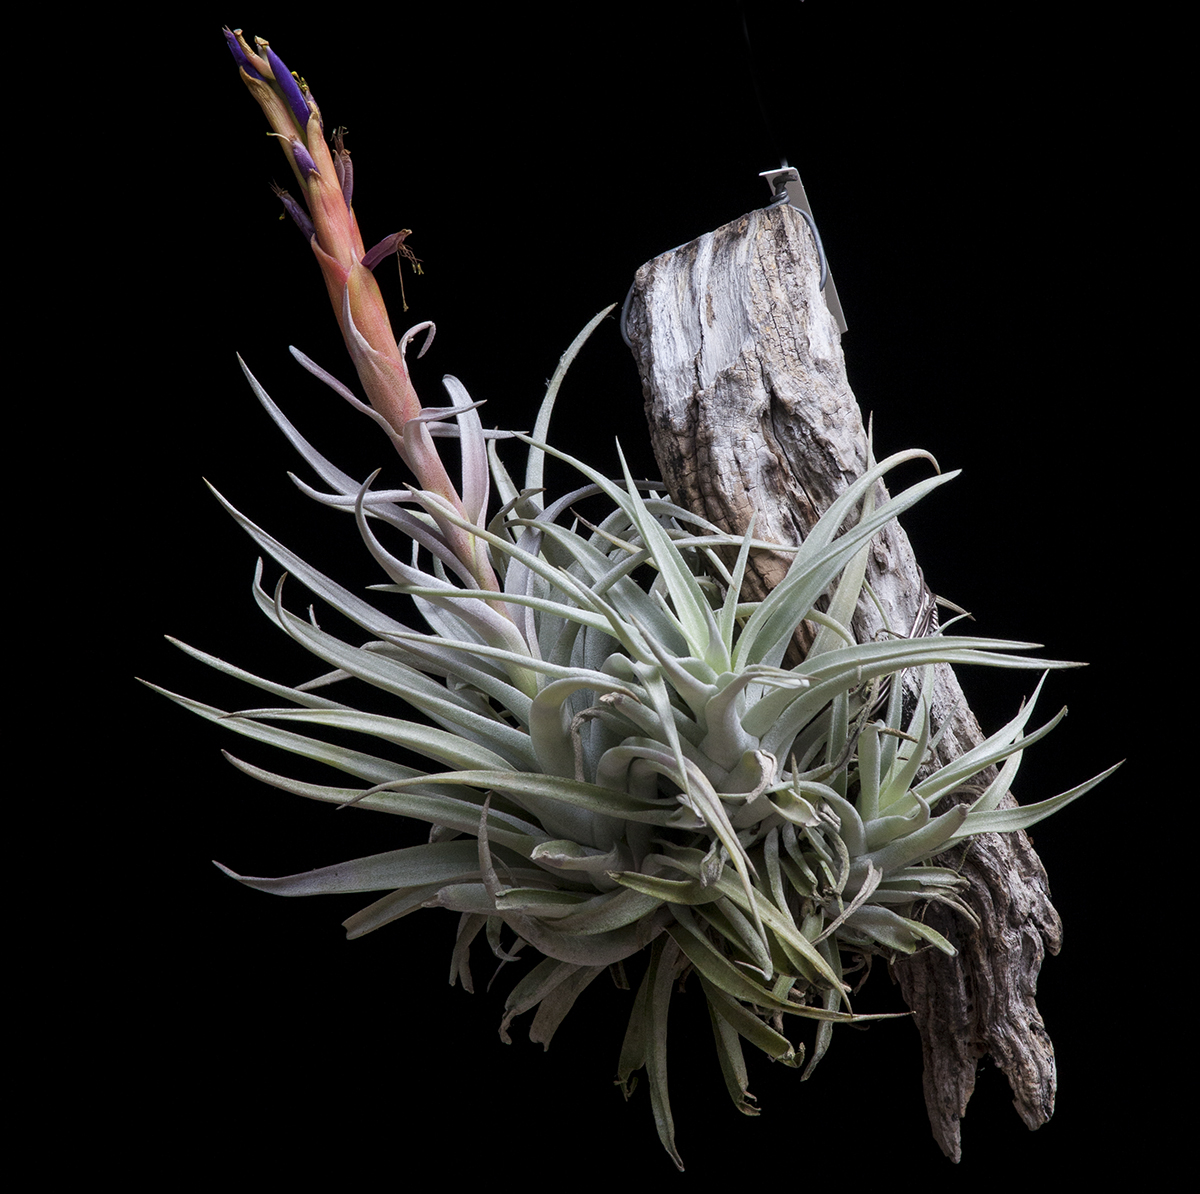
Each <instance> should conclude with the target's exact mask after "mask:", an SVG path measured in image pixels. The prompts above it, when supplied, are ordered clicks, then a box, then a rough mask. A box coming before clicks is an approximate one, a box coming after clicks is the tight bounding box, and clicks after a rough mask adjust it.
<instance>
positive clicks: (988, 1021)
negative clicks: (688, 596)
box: [626, 205, 1062, 1161]
mask: <svg viewBox="0 0 1200 1194" xmlns="http://www.w3.org/2000/svg"><path fill="white" fill-rule="evenodd" d="M626 306H627V310H626V329H627V334H628V336H629V338H630V339H631V340H632V347H633V353H634V356H635V358H636V359H637V363H638V367H639V371H640V373H641V377H642V387H643V392H644V395H645V401H646V415H647V419H648V421H649V425H650V434H651V438H652V440H653V444H654V452H655V456H656V457H657V460H658V464H659V467H660V468H661V469H662V474H663V480H664V481H665V483H666V485H667V487H668V488H669V490H670V492H671V495H672V497H673V498H674V500H675V501H676V502H677V503H678V504H679V505H681V506H684V507H685V508H687V509H690V510H692V511H693V512H694V513H697V514H700V515H703V516H704V517H705V518H707V519H708V520H709V521H711V522H713V523H715V524H716V525H717V526H718V527H720V528H722V529H723V530H727V531H730V532H733V533H735V534H743V533H745V531H746V529H747V527H748V526H749V524H750V519H751V516H752V515H753V516H754V517H755V520H756V521H755V535H756V537H758V538H763V539H767V540H769V541H771V542H776V543H780V544H793V545H794V544H797V543H799V542H801V541H802V540H803V539H804V536H805V535H807V534H808V532H809V530H810V529H811V527H812V526H813V524H814V523H815V522H816V520H817V519H818V518H819V517H820V515H821V513H822V511H824V510H825V509H827V508H828V507H829V505H830V504H831V503H832V502H833V501H834V500H835V499H836V498H837V496H838V495H839V494H840V493H841V492H842V491H843V490H845V489H846V488H847V486H848V485H849V484H850V483H851V482H852V481H853V480H854V479H855V478H856V477H858V476H860V475H861V474H862V473H863V472H864V471H865V469H866V461H867V436H866V431H865V428H864V426H863V420H862V415H861V413H860V411H859V407H858V403H857V402H856V400H855V398H854V395H853V393H852V392H851V390H850V386H849V384H848V383H847V380H846V370H845V363H844V360H843V357H842V350H841V344H840V336H839V334H838V331H837V327H836V325H835V324H834V321H833V319H832V317H831V316H830V314H829V310H828V308H827V307H826V305H825V301H824V298H823V297H822V294H821V290H820V263H819V260H818V256H817V251H816V246H815V242H814V240H813V237H812V234H811V233H810V231H809V230H808V227H807V225H806V224H805V222H804V221H803V219H802V218H801V217H800V216H799V215H798V214H797V213H796V212H795V211H794V210H793V209H792V208H790V207H788V206H787V205H784V206H780V207H772V208H767V209H764V210H761V211H756V212H751V213H750V214H749V215H745V216H743V217H741V219H739V220H736V221H734V222H733V223H731V224H727V225H726V226H725V227H723V228H719V229H717V230H716V231H715V232H712V233H709V234H708V235H706V236H703V237H701V238H700V239H699V240H696V241H693V242H692V243H690V244H687V245H682V246H680V247H679V248H678V249H674V250H672V251H671V252H670V253H665V254H663V255H662V256H661V257H657V258H655V259H654V260H653V261H650V262H648V263H647V264H645V265H643V266H642V267H641V269H640V270H638V273H637V276H636V279H635V281H634V285H633V290H632V291H631V294H630V298H629V301H628V302H627V305H626ZM882 498H883V492H882V486H881V487H880V499H881V500H882ZM789 560H790V556H789V555H787V554H783V553H779V554H776V553H768V552H761V553H758V552H756V553H753V554H752V555H751V566H750V568H749V569H748V570H747V577H746V583H745V587H744V589H743V595H744V596H745V597H746V598H747V599H750V600H757V599H760V598H762V597H763V596H765V595H766V593H768V592H769V591H770V589H771V588H772V587H773V586H774V585H775V584H776V583H777V582H778V581H779V580H780V579H781V578H782V577H783V575H784V573H785V572H786V570H787V566H788V563H789ZM867 580H868V582H869V583H870V585H871V587H872V588H873V589H874V591H875V594H876V596H877V597H878V599H879V603H880V607H881V609H882V614H881V612H880V609H879V608H876V606H875V605H874V604H873V603H871V602H870V601H869V600H867V599H866V598H864V599H862V600H860V602H859V605H858V610H857V613H856V615H855V618H854V632H855V635H856V637H857V639H858V641H859V642H866V641H869V640H871V639H872V638H874V637H875V636H876V635H878V634H880V633H882V632H883V629H884V624H885V619H886V624H887V625H889V626H890V627H892V628H893V629H897V630H900V631H902V632H903V633H906V634H923V633H927V631H928V629H929V627H930V626H931V625H936V621H935V618H936V615H935V614H934V612H933V611H934V601H933V596H932V594H931V593H930V592H929V589H928V587H927V586H926V584H925V581H924V577H923V576H922V573H921V570H920V568H919V567H918V566H917V561H916V559H915V558H914V555H913V551H912V548H911V546H910V544H909V541H908V537H907V536H906V535H905V533H904V531H903V530H902V529H901V528H900V527H899V526H898V525H897V524H895V523H892V524H891V526H890V527H888V528H887V529H885V530H884V531H882V532H880V534H878V535H877V536H876V538H875V540H874V541H873V544H872V550H871V558H870V563H869V566H868V572H867ZM811 633H812V632H811V629H810V628H808V627H806V626H802V627H800V628H799V629H798V631H797V635H796V640H795V643H794V646H793V653H794V656H795V658H797V659H798V658H802V656H803V652H804V651H805V650H806V648H807V646H808V645H809V643H810V642H811ZM918 680H919V678H918V677H911V678H909V677H906V680H905V684H906V687H909V686H912V687H913V698H914V699H915V685H916V684H917V683H918ZM932 714H933V721H934V726H935V728H938V727H941V726H943V725H945V726H946V731H945V733H944V734H943V736H942V738H941V740H940V743H939V745H938V748H937V754H938V762H939V764H943V765H944V764H945V763H947V762H949V761H951V760H952V759H954V758H957V757H958V756H959V755H961V754H963V753H964V752H965V751H967V750H969V749H970V748H971V747H973V746H975V745H977V744H978V743H979V742H980V741H982V739H983V737H984V735H983V734H982V732H981V731H980V728H979V724H978V722H977V721H976V719H975V717H974V715H973V714H972V712H971V710H970V708H969V706H968V705H967V703H966V701H965V699H964V697H963V693H962V689H961V688H960V687H959V684H958V680H957V678H956V677H955V675H954V672H953V670H952V669H951V668H949V667H948V666H942V667H940V668H939V669H938V673H937V678H936V691H935V694H934V700H933V709H932ZM993 774H994V773H993ZM982 778H983V779H984V781H985V782H986V781H987V780H988V779H989V778H990V777H989V776H988V775H986V774H985V775H984V776H983V777H982ZM971 795H973V793H968V792H963V793H960V794H959V795H958V799H967V798H969V797H970V796H971ZM940 862H941V864H942V865H951V866H958V865H960V864H961V866H962V870H963V873H964V875H966V876H967V877H968V878H969V880H970V884H971V887H970V894H969V896H968V902H969V903H970V905H971V907H972V908H973V909H974V910H975V912H976V913H977V915H978V916H979V918H980V927H979V929H978V930H976V929H974V928H973V927H972V926H971V925H970V924H969V923H967V922H966V920H965V918H963V917H962V916H961V915H957V914H955V913H954V912H952V911H950V910H948V909H944V908H943V907H942V906H941V905H938V904H931V905H930V906H929V909H928V915H927V917H926V919H927V921H928V922H929V923H930V924H931V925H933V927H935V928H936V929H937V930H938V931H939V932H941V933H942V934H944V935H945V936H946V937H947V938H948V939H949V940H950V941H951V942H952V943H953V944H954V945H955V946H956V947H957V949H958V954H957V956H956V957H954V958H948V957H946V956H945V955H944V954H942V953H940V952H938V951H937V950H933V949H930V950H927V951H925V952H923V953H919V954H916V955H914V956H912V957H909V958H905V959H902V960H899V961H897V962H895V963H894V966H893V972H894V974H895V976H896V978H897V980H898V981H899V984H900V987H901V990H902V992H903V995H904V998H905V1000H906V1002H907V1003H908V1006H909V1007H910V1008H911V1009H912V1012H913V1015H914V1018H915V1021H916V1023H917V1027H918V1028H919V1030H920V1034H921V1041H922V1045H923V1050H924V1057H925V1073H924V1088H925V1102H926V1107H927V1109H928V1111H929V1118H930V1122H931V1124H932V1127H933V1133H934V1136H935V1138H936V1139H937V1142H938V1144H939V1145H940V1146H941V1148H942V1150H943V1151H944V1152H945V1153H946V1155H947V1156H949V1157H950V1158H952V1159H953V1160H955V1161H957V1160H958V1159H959V1157H960V1155H961V1138H960V1131H959V1125H960V1120H961V1119H962V1116H963V1115H964V1113H965V1112H966V1107H967V1102H968V1100H969V1099H970V1097H971V1094H972V1092H973V1090H974V1086H975V1074H976V1071H977V1067H978V1065H979V1064H980V1062H981V1059H982V1058H984V1057H985V1056H987V1055H990V1056H991V1057H992V1058H993V1059H994V1061H995V1063H996V1064H997V1065H999V1066H1000V1068H1001V1069H1002V1070H1003V1071H1004V1073H1005V1075H1006V1076H1007V1078H1008V1081H1009V1084H1010V1086H1011V1088H1012V1091H1013V1095H1014V1105H1015V1107H1016V1109H1017V1111H1018V1113H1019V1114H1020V1116H1021V1118H1022V1119H1023V1120H1024V1121H1025V1123H1026V1124H1027V1125H1028V1126H1029V1127H1030V1128H1036V1127H1038V1126H1040V1125H1041V1124H1042V1123H1044V1122H1045V1121H1046V1120H1048V1119H1049V1118H1050V1115H1051V1114H1052V1112H1053V1110H1054V1094H1055V1065H1054V1049H1053V1046H1052V1044H1051V1041H1050V1038H1049V1036H1048V1035H1047V1033H1046V1030H1045V1027H1044V1025H1043V1022H1042V1018H1041V1016H1040V1015H1039V1013H1038V1009H1037V1004H1036V1002H1035V991H1036V982H1037V975H1038V972H1039V970H1040V968H1041V963H1042V959H1043V957H1044V956H1045V951H1046V950H1047V949H1048V950H1049V951H1050V952H1051V953H1057V952H1058V949H1059V946H1060V944H1061V939H1062V938H1061V932H1062V926H1061V922H1060V920H1059V917H1058V913H1057V912H1056V911H1055V909H1054V907H1053V906H1052V904H1051V903H1050V895H1049V887H1048V883H1047V879H1046V872H1045V870H1044V868H1043V867H1042V864H1041V861H1040V859H1039V858H1038V856H1037V854H1036V853H1035V852H1034V850H1033V847H1032V845H1031V844H1030V842H1029V839H1028V837H1027V836H1026V835H1025V834H1024V833H1011V834H1005V835H998V834H987V835H981V836H980V837H977V838H974V839H972V841H971V843H970V844H969V845H968V846H967V847H966V849H965V857H964V856H963V852H962V851H961V850H960V851H959V852H958V853H957V855H956V857H954V858H953V859H949V858H944V859H941V860H940Z"/></svg>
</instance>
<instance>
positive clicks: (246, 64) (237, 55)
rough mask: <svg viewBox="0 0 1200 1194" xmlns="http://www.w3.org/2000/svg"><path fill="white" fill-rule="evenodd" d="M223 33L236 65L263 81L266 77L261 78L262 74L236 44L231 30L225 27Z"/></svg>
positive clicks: (236, 41)
mask: <svg viewBox="0 0 1200 1194" xmlns="http://www.w3.org/2000/svg"><path fill="white" fill-rule="evenodd" d="M224 33H225V43H226V44H227V45H228V46H229V52H230V53H231V54H232V55H233V59H234V61H235V62H236V63H237V64H238V66H240V67H241V68H242V70H244V71H245V72H246V74H248V75H249V76H250V77H251V78H252V79H260V80H262V82H264V83H265V82H266V79H263V77H262V75H260V74H259V73H258V71H256V70H255V69H254V64H253V63H252V62H251V61H250V59H249V58H247V57H246V55H245V52H244V51H243V50H242V47H241V46H239V45H238V40H237V38H236V37H235V36H234V33H233V30H232V29H230V28H228V27H226V28H225V30H224Z"/></svg>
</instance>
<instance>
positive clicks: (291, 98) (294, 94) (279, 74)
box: [258, 41, 309, 132]
mask: <svg viewBox="0 0 1200 1194" xmlns="http://www.w3.org/2000/svg"><path fill="white" fill-rule="evenodd" d="M258 45H259V48H260V49H261V50H262V52H263V56H264V57H265V58H266V60H267V61H268V62H269V63H270V64H271V70H272V72H273V73H274V75H275V82H276V83H277V84H278V85H279V90H280V91H282V92H283V98H284V99H285V100H287V102H288V107H289V108H291V110H292V115H293V116H294V117H295V118H296V123H297V124H298V125H299V126H300V131H301V132H303V131H304V130H305V129H306V128H308V115H309V113H308V101H307V100H306V99H305V98H304V92H302V91H301V90H300V84H299V83H297V82H296V80H295V79H294V78H293V77H292V72H291V71H290V70H288V68H287V67H286V66H284V64H283V59H282V58H280V57H279V55H278V54H276V53H275V51H274V50H272V49H271V47H270V46H269V45H267V43H266V42H265V41H259V43H258Z"/></svg>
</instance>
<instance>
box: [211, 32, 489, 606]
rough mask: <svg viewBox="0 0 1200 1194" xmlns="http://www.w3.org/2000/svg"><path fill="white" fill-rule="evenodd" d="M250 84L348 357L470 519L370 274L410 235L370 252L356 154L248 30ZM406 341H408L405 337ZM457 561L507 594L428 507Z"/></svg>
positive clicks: (466, 540)
mask: <svg viewBox="0 0 1200 1194" xmlns="http://www.w3.org/2000/svg"><path fill="white" fill-rule="evenodd" d="M225 39H226V41H227V42H228V44H229V48H230V50H231V51H232V53H233V56H234V58H235V59H236V61H237V63H238V66H239V68H240V71H241V76H242V80H243V82H244V83H245V84H246V86H247V87H248V88H249V89H250V94H251V95H253V96H254V98H255V99H256V100H257V101H258V104H259V107H261V108H262V110H263V112H264V114H265V115H266V117H267V121H268V123H269V124H270V126H271V130H272V134H273V135H274V136H277V137H278V138H280V141H281V143H282V145H283V149H284V156H285V157H286V158H287V161H288V165H289V166H290V167H291V170H292V173H293V175H294V176H295V178H296V181H297V183H298V184H299V187H300V193H301V195H302V196H303V198H304V203H303V205H302V204H300V203H297V202H296V201H295V200H294V199H293V198H292V197H291V195H289V194H288V192H287V191H283V190H280V189H279V188H276V192H277V194H278V195H279V197H280V199H281V200H282V202H283V205H284V208H285V209H286V210H287V213H288V215H289V216H291V218H292V219H293V220H294V221H295V223H296V224H297V225H299V227H300V229H301V231H302V232H303V233H304V234H305V235H306V236H307V237H308V241H309V244H310V246H311V247H312V251H313V253H314V254H315V255H316V258H317V264H318V265H319V266H320V267H321V273H322V275H323V276H324V278H325V286H326V289H327V290H328V291H329V299H330V301H331V302H332V304H333V310H334V314H335V315H336V316H337V321H338V326H339V327H340V328H341V329H342V336H343V338H344V340H345V342H346V348H347V349H348V350H349V352H350V357H351V359H352V360H353V362H354V367H355V369H356V370H357V372H358V376H359V380H360V381H361V382H362V385H363V389H365V390H366V392H367V397H368V398H369V399H370V402H371V406H372V407H373V408H374V410H375V411H376V412H378V414H380V415H382V416H383V418H384V419H385V420H386V421H387V424H388V425H389V426H390V428H391V429H392V432H393V433H394V434H393V435H392V440H393V443H395V445H396V449H397V451H398V452H399V453H400V456H401V458H402V459H403V460H404V463H405V464H406V465H407V466H408V467H409V469H411V470H412V472H413V474H414V475H415V476H416V478H417V480H418V482H419V484H420V487H421V489H422V490H425V491H426V492H428V493H431V494H433V495H436V498H439V499H441V501H443V502H445V503H447V504H448V505H449V506H450V507H451V508H452V509H453V510H454V511H455V512H456V513H457V514H458V515H459V516H462V517H465V511H464V508H463V503H462V500H461V498H460V497H459V495H458V492H457V490H456V489H455V487H454V484H453V482H452V481H451V480H450V477H449V475H448V474H447V472H446V469H445V466H444V465H443V464H442V460H441V457H440V456H439V455H438V453H437V449H436V448H435V447H434V443H433V437H432V436H431V435H430V433H429V429H428V426H427V421H426V418H423V417H422V407H421V402H420V399H419V398H418V397H417V392H416V390H415V389H414V388H413V384H412V380H411V379H410V377H409V374H408V366H407V365H406V364H405V361H404V354H403V351H402V349H401V347H400V346H399V345H398V344H397V341H396V334H395V332H393V331H392V324H391V320H390V319H389V318H388V313H387V307H386V306H385V304H384V301H383V295H382V294H381V293H380V290H379V284H378V283H377V282H376V281H375V275H374V274H373V273H372V272H371V271H372V269H373V268H374V267H375V265H377V264H378V263H379V262H380V261H381V260H383V258H384V257H386V256H389V255H390V254H392V253H394V252H403V251H404V250H402V248H401V246H402V245H403V242H404V239H405V237H406V236H408V235H409V233H408V230H407V229H405V230H404V231H402V232H397V233H394V234H393V235H391V236H388V237H385V238H384V240H383V241H381V242H380V243H379V244H378V245H376V246H375V247H374V248H373V249H371V251H370V252H367V251H366V250H365V248H364V246H363V240H362V235H361V234H360V232H359V230H358V221H357V220H356V219H355V217H354V210H353V208H352V207H351V205H350V202H351V197H352V191H353V169H352V167H351V165H350V154H349V152H348V151H347V150H346V149H345V147H344V146H343V145H342V139H341V134H340V131H339V132H338V133H335V134H334V145H333V150H332V152H331V150H330V147H329V145H328V144H327V143H326V141H325V136H324V126H323V123H322V120H321V110H320V109H319V108H318V107H317V104H316V101H315V100H314V99H313V97H312V93H311V92H310V91H309V89H308V87H307V85H306V84H305V83H304V82H303V81H302V80H297V78H296V77H295V76H293V75H292V73H291V72H290V71H289V70H288V69H287V67H286V66H285V65H284V64H283V62H282V61H281V60H280V58H279V56H278V55H277V54H276V53H275V52H274V51H273V50H272V49H271V47H270V45H269V44H268V43H267V42H265V41H264V40H263V39H262V38H255V39H254V41H255V45H256V46H257V47H258V49H257V51H256V50H253V49H251V48H250V46H249V44H248V43H247V42H246V40H245V38H244V37H243V36H242V31H241V30H240V29H234V30H229V29H226V30H225ZM406 339H407V337H406ZM423 504H424V505H425V506H426V509H428V511H429V512H430V513H431V514H432V515H433V517H434V518H435V520H437V522H438V526H439V529H440V530H441V532H442V534H443V536H444V537H445V539H446V541H447V542H448V543H449V545H450V546H451V547H452V549H453V550H454V553H455V555H456V556H458V558H459V559H460V560H462V562H463V563H464V564H465V565H466V566H467V568H468V569H469V570H470V572H471V575H472V576H474V577H475V579H476V581H477V582H478V583H479V585H480V587H481V588H485V589H491V590H495V591H498V590H499V585H498V583H497V581H496V577H495V574H494V572H493V571H492V567H491V564H490V562H489V560H488V558H487V555H486V552H485V549H484V547H483V545H482V544H481V543H479V542H478V541H477V540H476V538H475V537H474V536H473V535H470V534H469V533H467V532H465V531H463V530H462V529H461V528H459V527H456V526H454V525H453V524H452V523H451V522H450V521H449V520H447V519H445V518H443V517H441V516H440V515H439V509H438V505H437V502H436V501H433V502H429V501H427V502H424V503H423Z"/></svg>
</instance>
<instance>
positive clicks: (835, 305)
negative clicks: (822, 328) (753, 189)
mask: <svg viewBox="0 0 1200 1194" xmlns="http://www.w3.org/2000/svg"><path fill="white" fill-rule="evenodd" d="M759 178H763V179H766V182H767V186H769V187H770V188H771V202H770V203H768V204H767V206H768V207H774V206H775V205H776V204H779V203H790V204H791V205H792V207H794V208H795V209H796V210H797V211H798V212H799V213H800V214H801V215H802V216H803V217H804V220H805V222H806V223H807V224H808V227H809V230H810V231H811V232H812V234H813V240H814V241H815V242H816V245H817V257H818V258H819V259H820V262H821V290H822V292H823V293H824V295H825V305H826V306H827V307H828V308H829V313H830V315H832V316H833V320H834V322H835V323H836V324H837V326H838V331H839V332H843V333H844V332H845V331H846V317H845V315H843V314H842V304H841V301H840V300H839V299H838V292H837V287H836V286H835V285H834V284H833V277H832V276H831V274H830V272H829V262H828V261H827V260H826V258H825V246H824V245H823V244H821V234H820V233H819V232H818V231H817V222H816V220H814V219H813V214H812V206H811V205H810V204H809V202H808V196H807V195H806V194H805V193H804V184H803V183H802V182H801V181H800V172H799V171H798V170H797V169H796V168H795V167H794V166H789V165H788V164H787V161H786V160H785V161H784V162H783V164H782V165H781V166H780V167H779V169H777V170H763V171H762V172H761V173H760V174H759Z"/></svg>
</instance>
